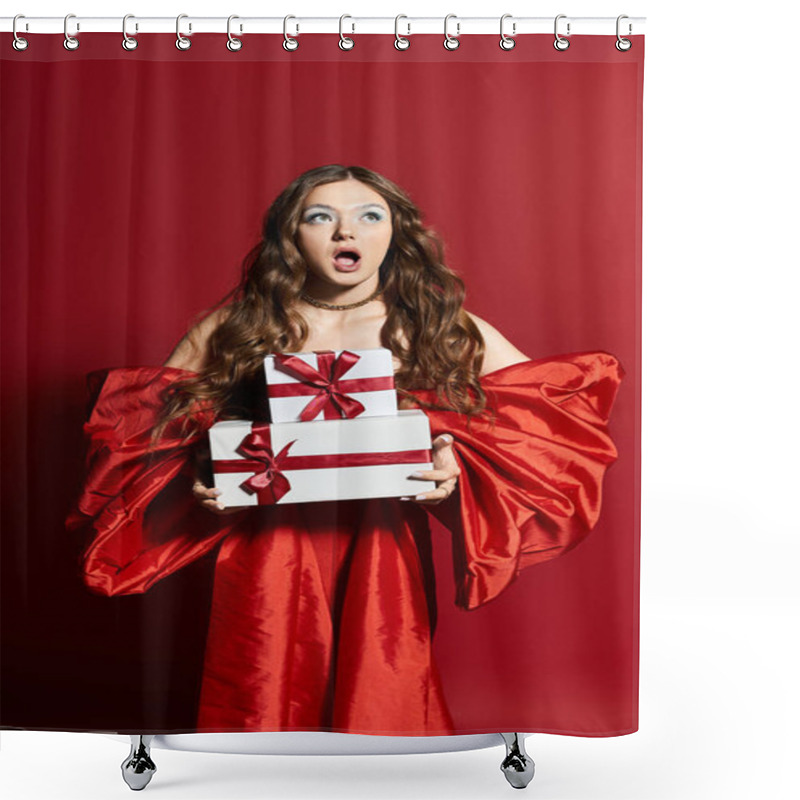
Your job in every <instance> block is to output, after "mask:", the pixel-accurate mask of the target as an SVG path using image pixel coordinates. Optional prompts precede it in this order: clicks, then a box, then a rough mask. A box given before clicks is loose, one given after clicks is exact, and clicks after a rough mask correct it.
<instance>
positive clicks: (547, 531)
mask: <svg viewBox="0 0 800 800" xmlns="http://www.w3.org/2000/svg"><path fill="white" fill-rule="evenodd" d="M624 375H625V372H624V370H623V368H622V366H621V365H620V363H619V361H618V360H617V359H616V358H615V357H614V356H612V355H610V354H609V353H605V352H600V351H597V352H586V353H571V354H566V355H561V356H555V357H552V358H542V359H537V360H529V361H522V362H519V363H517V364H512V365H510V366H508V367H504V368H502V369H499V370H496V371H494V372H490V373H487V374H486V375H484V376H482V377H481V379H480V380H481V385H482V386H483V388H484V390H485V391H486V394H487V401H488V403H489V405H490V406H491V407H493V408H494V410H495V412H496V422H495V424H494V425H492V424H491V422H490V421H489V420H488V419H485V418H472V419H471V420H469V424H468V422H467V415H465V414H459V413H457V412H455V411H436V410H429V409H425V413H426V414H427V415H428V418H429V420H430V424H431V434H432V436H433V437H434V438H435V437H436V436H438V435H439V434H442V433H450V434H452V436H453V437H454V445H453V449H454V452H455V457H456V460H457V461H458V464H459V467H460V468H461V475H460V477H459V480H458V483H457V487H458V488H457V490H456V492H454V493H453V494H452V495H451V496H450V498H448V499H447V500H444V501H442V502H441V503H439V504H438V505H429V506H426V508H427V509H428V510H429V511H430V512H431V513H432V514H433V515H434V516H435V517H436V518H437V519H439V520H440V522H442V523H443V524H444V525H445V526H446V527H447V528H448V529H449V530H450V531H451V533H452V534H453V557H454V569H455V578H456V587H457V588H456V604H457V605H458V606H460V607H462V608H465V609H468V610H470V609H474V608H477V607H478V606H481V605H483V604H484V603H487V602H488V601H490V600H492V599H494V598H495V597H497V596H498V595H499V594H500V593H501V592H502V591H503V590H504V589H505V588H506V587H507V586H508V585H509V584H510V583H511V582H512V581H513V580H514V579H515V578H516V577H517V575H518V574H519V572H520V571H521V570H522V569H524V568H525V567H529V566H531V565H533V564H539V563H541V562H543V561H547V560H549V559H551V558H555V557H556V556H558V555H561V554H562V553H565V552H567V551H568V550H571V549H572V548H573V547H575V546H576V545H577V544H579V543H580V542H581V541H582V540H583V539H584V538H585V537H586V535H587V534H588V533H589V532H590V531H591V530H592V528H593V527H594V525H595V524H596V523H597V520H598V517H599V515H600V506H601V495H602V482H603V476H604V474H605V472H606V470H607V469H608V467H609V465H610V464H612V463H613V462H614V461H615V460H616V458H617V450H616V447H615V446H614V443H613V441H612V440H611V437H610V435H609V432H608V424H607V423H608V420H609V415H610V413H611V408H612V406H613V404H614V399H615V396H616V394H617V389H618V387H619V385H620V382H621V380H622V378H623V376H624ZM414 394H415V395H418V396H420V397H421V398H422V399H424V400H428V401H434V402H435V396H434V393H433V391H432V390H425V391H423V392H416V391H415V392H414Z"/></svg>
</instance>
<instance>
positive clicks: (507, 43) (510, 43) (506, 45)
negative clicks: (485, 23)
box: [500, 14, 517, 50]
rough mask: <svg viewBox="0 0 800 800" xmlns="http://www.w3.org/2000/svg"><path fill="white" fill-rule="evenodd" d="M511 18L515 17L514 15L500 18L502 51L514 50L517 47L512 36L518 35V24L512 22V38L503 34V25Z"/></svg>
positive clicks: (505, 15)
mask: <svg viewBox="0 0 800 800" xmlns="http://www.w3.org/2000/svg"><path fill="white" fill-rule="evenodd" d="M511 16H513V15H512V14H503V16H502V17H500V49H501V50H513V49H514V47H516V44H517V43H516V42H515V41H514V40H513V39H512V38H511V36H514V35H515V34H516V32H517V23H516V22H512V23H511V36H506V35H505V33H503V23H504V22H505V21H506V18H507V17H511Z"/></svg>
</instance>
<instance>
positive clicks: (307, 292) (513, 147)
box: [0, 33, 644, 736]
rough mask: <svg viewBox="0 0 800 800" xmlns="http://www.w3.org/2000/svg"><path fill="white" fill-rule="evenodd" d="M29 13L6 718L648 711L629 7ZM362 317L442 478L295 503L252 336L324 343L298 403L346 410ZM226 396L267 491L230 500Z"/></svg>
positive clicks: (15, 219) (470, 721) (325, 722)
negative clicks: (500, 20)
mask: <svg viewBox="0 0 800 800" xmlns="http://www.w3.org/2000/svg"><path fill="white" fill-rule="evenodd" d="M29 39H30V40H31V42H30V46H29V47H28V48H27V50H25V51H19V52H18V51H16V50H14V49H13V48H11V47H10V46H9V45H8V44H4V45H3V47H2V57H1V59H2V60H1V62H0V64H1V68H2V78H1V80H2V100H1V101H0V102H1V103H2V107H1V109H0V110H1V111H2V114H1V119H2V303H3V308H2V311H3V314H2V343H1V345H0V346H2V426H3V428H2V438H3V448H2V484H3V503H2V524H3V529H2V596H1V598H0V599H1V601H2V602H1V604H0V608H1V610H2V665H1V666H2V697H0V727H2V728H4V729H27V730H66V731H112V732H120V733H186V732H220V731H280V730H287V731H289V730H291V731H334V732H345V733H348V732H349V733H356V734H380V735H405V736H431V735H443V734H473V733H485V732H499V731H525V732H544V733H554V734H569V735H577V736H615V735H621V734H628V733H632V732H634V731H635V730H637V727H638V707H637V699H638V630H639V628H638V619H639V617H638V613H639V611H638V587H639V493H640V488H639V470H640V462H639V442H640V436H639V434H640V360H641V332H640V311H641V280H640V279H641V185H642V175H641V164H642V87H643V56H644V39H643V37H641V36H636V37H632V40H633V46H632V47H631V48H630V50H628V51H627V52H622V51H620V50H618V49H617V48H615V46H614V45H615V42H616V37H615V36H614V35H610V36H604V35H600V36H597V35H592V36H573V37H572V41H571V44H570V46H569V48H568V49H566V50H559V49H557V48H555V47H554V46H553V37H552V36H547V35H529V36H524V37H522V36H520V37H518V39H517V42H516V46H515V47H514V48H513V49H511V50H504V49H502V48H501V47H498V37H497V36H496V35H470V36H463V37H462V38H461V41H460V46H459V47H458V48H457V49H454V50H448V49H447V48H445V47H443V46H442V37H441V36H434V35H418V36H412V37H410V41H411V45H410V47H409V48H408V49H406V50H398V49H396V48H395V47H393V42H394V39H393V37H392V36H387V35H355V36H353V41H354V46H353V47H352V48H351V49H350V50H342V49H341V48H340V47H338V46H337V45H338V42H339V36H338V35H337V34H318V35H317V34H315V35H306V36H302V37H301V38H300V46H299V47H298V48H297V49H296V50H294V51H287V50H285V49H284V48H283V47H282V46H281V45H282V43H283V37H282V36H280V35H272V34H268V35H253V36H246V37H244V46H243V47H242V48H241V49H240V50H238V51H230V50H229V49H227V48H226V42H227V37H226V35H225V34H211V33H209V34H202V35H194V36H193V37H192V44H191V47H190V48H188V49H185V50H180V49H178V48H177V47H176V46H175V36H174V34H167V33H160V34H147V35H142V36H140V37H139V39H140V41H139V46H138V47H137V48H136V49H135V50H130V51H128V50H125V49H123V48H122V47H120V41H121V36H120V35H119V34H113V33H88V34H83V35H81V37H80V47H79V48H78V49H76V50H72V51H70V50H68V49H66V48H65V47H64V46H63V41H64V38H63V36H61V35H38V36H30V37H29ZM345 167H352V168H354V169H352V170H350V171H349V172H348V171H347V170H344V169H343V168H345ZM312 191H313V192H314V194H313V197H312V195H311V192H312ZM309 198H310V199H313V201H314V203H315V204H316V205H315V208H314V210H315V211H316V213H315V214H310V213H309V208H308V203H309ZM361 203H371V205H370V206H369V208H371V212H370V211H368V210H366V211H365V213H363V214H361V212H360V211H359V212H358V213H355V212H352V213H351V206H356V205H358V204H361ZM304 204H305V205H304ZM366 208H367V207H366V206H365V209H366ZM370 226H373V227H370ZM381 231H382V232H383V233H381ZM382 235H385V239H384V240H381V239H380V236H382ZM370 237H371V238H370ZM381 242H382V244H381ZM315 248H317V249H315ZM381 248H383V249H381ZM334 249H345V250H347V249H350V250H353V249H356V250H358V255H359V256H360V259H358V260H356V264H357V266H356V267H355V268H353V267H352V266H351V263H350V262H352V261H353V260H354V259H353V258H351V259H349V260H348V259H347V258H346V257H345V258H344V259H341V258H339V259H338V260H336V259H334V260H331V257H332V255H333V252H334ZM304 281H305V282H304ZM362 281H363V283H362ZM245 286H246V287H247V292H248V295H247V297H248V298H249V300H246V299H243V297H244V295H243V294H242V292H244V289H243V287H245ZM373 287H375V289H376V291H378V290H380V289H382V290H383V293H382V294H379V295H376V296H375V297H372V299H371V300H370V303H371V305H365V304H360V305H359V304H358V303H356V304H355V305H354V306H353V307H352V308H349V309H344V310H342V309H335V308H334V309H331V308H329V307H326V306H324V305H322V306H320V305H318V304H315V303H314V302H312V301H313V300H316V301H318V302H322V303H324V302H325V300H326V298H327V302H328V305H347V304H349V303H350V300H351V299H352V300H356V301H359V303H360V301H362V300H366V299H367V298H368V296H371V293H372V288H373ZM312 289H313V291H312ZM234 290H236V291H239V294H235V293H234ZM345 290H346V291H345ZM367 290H369V291H367ZM309 296H310V297H311V300H306V299H305V297H309ZM341 298H344V299H341ZM232 309H233V310H232ZM292 309H299V312H298V313H300V315H301V316H302V317H303V318H304V319H305V320H306V321H309V322H310V331H309V335H308V337H307V338H306V339H304V340H300V339H297V338H292V337H291V335H290V331H291V330H292V327H291V325H292V320H293V319H295V318H296V317H295V316H293V314H295V312H294V311H292ZM370 309H371V310H370ZM234 310H235V313H234ZM226 314H230V317H228V316H226ZM357 331H360V333H357ZM190 332H191V335H190V336H188V338H187V335H188V334H190ZM192 343H194V345H193V344H192ZM374 348H383V349H385V350H388V351H390V355H391V359H392V364H393V367H392V369H390V370H389V371H388V372H385V373H384V374H383V380H384V381H385V380H387V379H388V380H392V379H394V385H395V388H396V392H395V393H394V397H395V398H396V400H397V410H396V411H392V412H389V416H391V414H392V413H395V414H397V415H400V414H401V413H404V411H403V410H404V409H417V413H419V414H423V415H424V417H421V418H419V419H422V420H423V422H424V420H427V425H428V426H429V433H430V441H429V442H428V441H426V444H425V446H424V447H423V452H422V455H421V456H419V454H417V460H418V461H419V460H420V459H421V461H422V462H425V464H427V467H426V466H423V468H422V469H423V473H424V474H425V475H426V477H427V481H426V482H425V483H424V487H425V492H427V493H428V494H427V499H425V498H424V497H423V499H421V500H420V499H417V498H416V495H415V494H414V493H413V491H407V492H405V493H400V492H397V491H395V492H394V494H392V493H391V491H388V490H386V491H384V494H383V495H381V494H380V493H378V494H379V496H376V497H369V498H360V499H353V498H349V499H348V498H342V499H336V498H333V499H332V498H331V497H330V496H328V497H327V499H325V498H322V499H317V500H314V501H306V502H281V499H280V494H281V492H280V491H279V489H278V487H279V485H283V486H284V489H283V491H284V492H285V491H286V484H290V483H291V477H292V475H293V473H290V472H284V473H282V472H281V461H280V459H281V454H277V455H276V453H275V452H273V451H272V450H270V449H269V436H270V433H271V435H273V436H275V435H276V433H277V432H278V431H277V429H278V427H279V425H280V424H281V423H279V422H276V421H275V420H274V419H273V417H272V415H273V413H274V412H273V411H272V410H271V409H270V408H269V407H268V403H267V389H268V386H267V382H266V379H265V366H264V363H265V358H266V354H267V353H271V354H292V353H303V354H311V355H312V357H313V359H317V360H312V361H310V362H306V367H307V370H308V374H305V373H304V374H302V375H298V374H294V376H293V380H295V381H296V385H300V386H301V388H302V387H306V388H305V389H303V391H306V390H307V393H310V394H314V396H316V397H318V398H320V399H319V402H318V405H317V406H316V409H317V410H319V409H320V408H323V406H324V408H325V409H327V410H326V411H325V414H324V419H325V422H319V420H306V421H303V422H300V423H298V424H299V425H303V426H313V425H319V424H330V421H331V420H340V421H339V422H335V423H333V424H336V425H341V426H342V427H341V428H339V429H337V430H339V431H340V433H339V434H338V436H339V437H340V441H343V438H342V437H344V433H343V431H345V430H347V428H345V427H344V426H350V429H351V430H355V428H353V426H355V425H360V424H362V423H363V421H359V420H358V416H359V413H360V412H358V411H353V409H352V405H350V406H348V405H347V403H348V402H351V401H352V399H353V395H352V394H350V395H348V390H347V383H346V380H345V379H346V378H347V375H346V368H349V367H350V366H351V364H350V362H347V363H345V362H344V361H343V359H342V353H345V354H346V353H351V354H354V355H351V356H347V357H348V358H353V359H355V360H357V359H358V358H359V357H363V356H364V354H365V353H366V352H367V351H368V350H370V349H374ZM331 351H332V352H331ZM326 353H327V354H326ZM334 357H335V359H338V360H334ZM326 359H327V360H326ZM212 362H213V364H215V365H216V367H215V369H216V372H214V374H213V376H212V377H211V378H209V375H210V373H207V370H208V369H210V367H209V364H210V363H212ZM293 363H294V364H295V366H297V362H296V361H295V362H293ZM334 363H335V364H336V365H338V366H337V367H336V369H338V370H339V372H336V374H334V373H332V372H331V371H330V367H331V364H334ZM259 364H260V368H259ZM309 365H310V366H309ZM325 365H327V367H326V366H325ZM301 366H302V365H301ZM343 370H344V372H343ZM334 372H335V370H334ZM309 375H310V376H311V377H309ZM320 375H322V378H323V379H324V380H323V383H324V384H325V386H327V388H324V387H323V388H322V389H319V388H318V385H317V384H315V383H314V380H315V378H314V376H316V377H317V378H319V376H320ZM340 379H341V380H343V381H344V383H342V384H340V385H338V386H337V385H335V384H336V381H337V380H340ZM215 382H216V383H215ZM212 384H213V385H216V386H221V385H224V386H225V388H226V390H227V391H228V394H227V395H220V396H222V397H223V400H224V402H223V401H220V403H221V405H218V406H217V405H214V404H215V403H216V402H217V399H218V398H217V399H215V398H214V397H211V395H208V396H205V397H201V396H199V395H198V396H195V399H194V401H193V402H194V405H191V406H186V407H185V408H184V412H185V413H184V414H183V415H182V416H181V415H180V414H179V415H178V416H177V417H174V418H173V419H172V421H171V422H170V423H169V424H168V425H167V426H166V429H165V432H163V435H162V437H161V438H160V439H158V441H157V444H156V445H155V446H154V448H153V449H150V443H151V436H152V434H153V432H154V430H155V428H156V426H157V423H158V422H159V420H161V419H162V416H160V415H162V414H163V413H165V409H166V408H167V404H168V403H170V402H173V401H174V400H175V399H176V398H179V397H181V396H182V395H181V394H180V392H179V388H180V387H182V386H183V387H186V386H189V385H193V386H195V387H202V386H205V387H206V389H207V390H208V389H209V387H210V386H212ZM351 385H352V384H351ZM383 385H385V384H383ZM309 386H310V387H311V389H308V387H309ZM315 386H317V388H314V387H315ZM331 386H333V387H334V388H333V389H331ZM481 395H482V396H483V399H484V400H485V404H486V406H485V407H486V409H488V412H492V413H488V412H483V413H471V412H469V411H468V410H467V408H468V407H473V406H472V405H471V404H475V403H478V401H479V400H480V397H481ZM198 398H199V399H198ZM342 398H344V399H342ZM306 399H308V398H306ZM188 409H191V413H190V411H189V410H188ZM348 409H349V411H348ZM233 419H237V420H245V421H246V422H247V423H248V424H252V426H253V427H252V437H253V438H252V442H255V444H254V445H253V447H255V450H256V451H257V452H256V458H255V461H254V462H253V463H255V464H256V466H252V468H251V472H253V471H254V470H255V474H256V475H259V474H260V475H261V484H260V493H259V494H258V495H257V503H258V504H257V505H251V506H249V507H238V508H236V507H233V508H230V507H228V508H226V509H219V508H216V509H215V508H212V507H211V506H215V504H216V502H221V501H214V500H211V501H210V502H206V503H205V505H203V504H202V502H201V499H200V498H199V497H198V496H197V495H196V492H195V490H196V489H197V488H198V484H197V481H198V480H199V481H200V486H201V487H202V486H206V487H208V488H211V487H213V486H214V483H213V481H214V477H213V476H212V475H211V473H210V471H209V470H210V469H211V467H210V464H211V462H210V456H209V450H208V448H209V444H208V443H209V431H210V429H211V427H212V426H213V425H216V424H217V423H218V422H220V421H224V420H233ZM319 419H320V420H321V419H323V417H322V416H320V417H319ZM284 424H285V423H284ZM381 424H384V425H391V424H393V422H392V421H391V420H390V421H389V422H386V420H383V421H382V422H381ZM302 430H303V431H305V430H306V428H303V429H302ZM308 430H310V428H309V429H308ZM380 430H388V428H386V429H384V428H381V429H380ZM258 432H260V433H258ZM257 433H258V435H256V434H257ZM383 435H384V434H382V433H381V434H379V435H378V436H377V440H380V438H381V437H382V436H383ZM387 435H388V434H387ZM377 440H376V441H377ZM362 446H363V442H362ZM409 446H410V445H409ZM259 447H260V448H261V449H260V450H258V448H259ZM366 449H367V450H371V449H375V450H380V447H379V446H378V444H375V445H374V446H367V447H366ZM276 450H277V448H276ZM259 453H260V455H259ZM265 453H266V455H264V454H265ZM284 455H285V454H284ZM362 455H363V456H364V457H373V458H374V453H372V454H370V453H366V454H362ZM237 457H241V456H237ZM258 458H261V466H258V464H257V463H256V462H257V461H258ZM383 458H384V461H385V460H386V457H385V454H384V455H383ZM378 462H380V458H378ZM428 462H429V463H428ZM289 463H290V462H289ZM298 463H301V464H306V468H309V469H313V468H315V464H316V462H314V461H313V457H310V461H308V463H306V462H303V461H302V459H301V461H300V462H298ZM326 463H327V462H326ZM364 463H373V462H364ZM265 464H268V465H269V467H268V468H267V467H266V466H264V465H265ZM309 465H310V466H309ZM284 466H285V465H284ZM348 468H349V469H352V468H353V467H352V465H351V467H347V466H346V465H344V466H341V467H340V469H341V471H342V474H344V472H345V471H346V470H347V469H348ZM378 468H379V467H378V466H366V467H365V466H362V467H356V469H362V470H367V471H369V470H377V469H378ZM417 468H419V467H417ZM259 469H260V470H261V472H260V473H259V472H258V470H259ZM426 469H427V470H428V471H427V472H426ZM431 470H433V471H431ZM409 471H410V468H409ZM322 472H325V470H322ZM325 474H329V473H325ZM287 475H288V476H289V478H288V479H287ZM217 477H219V476H217ZM326 480H327V481H329V482H331V481H332V482H331V485H330V486H328V487H327V488H328V490H330V491H335V490H336V486H337V485H340V484H337V482H336V479H335V478H334V479H330V478H319V479H318V480H317V483H318V484H319V485H321V484H322V483H324V482H325V481H326ZM365 480H366V478H365ZM281 481H283V484H281V483H280V482H281ZM412 483H413V481H412ZM267 484H269V486H270V487H272V488H269V487H268V488H269V491H267V490H266V489H265V486H266V485H267ZM341 485H343V484H341ZM421 485H422V484H421ZM331 487H333V488H331ZM250 491H251V495H252V488H251V490H250ZM400 494H403V495H404V496H410V499H402V500H401V497H400ZM423 494H424V493H423ZM254 502H255V501H254Z"/></svg>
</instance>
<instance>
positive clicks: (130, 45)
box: [122, 14, 139, 51]
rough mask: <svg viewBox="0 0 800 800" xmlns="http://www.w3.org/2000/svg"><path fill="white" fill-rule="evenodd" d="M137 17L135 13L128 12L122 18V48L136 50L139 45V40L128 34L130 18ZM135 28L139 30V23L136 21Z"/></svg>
mask: <svg viewBox="0 0 800 800" xmlns="http://www.w3.org/2000/svg"><path fill="white" fill-rule="evenodd" d="M129 19H135V17H134V16H133V14H126V15H125V16H124V17H123V18H122V49H123V50H128V51H130V50H135V49H136V48H137V47H138V46H139V42H138V40H137V39H136V38H135V37H134V36H128V31H127V27H128V20H129ZM133 26H134V29H135V30H137V31H138V30H139V23H138V22H135V23H134V24H133Z"/></svg>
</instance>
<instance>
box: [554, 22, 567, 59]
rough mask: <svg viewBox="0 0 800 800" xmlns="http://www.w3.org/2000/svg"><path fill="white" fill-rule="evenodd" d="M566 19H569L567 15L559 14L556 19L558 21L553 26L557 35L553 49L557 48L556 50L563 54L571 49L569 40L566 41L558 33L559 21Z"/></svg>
mask: <svg viewBox="0 0 800 800" xmlns="http://www.w3.org/2000/svg"><path fill="white" fill-rule="evenodd" d="M566 18H567V15H566V14H559V15H558V16H557V17H556V21H555V24H554V26H553V30H554V32H555V35H556V38H555V41H554V42H553V47H555V49H556V50H559V51H560V52H563V51H564V50H566V49H567V48H568V47H569V39H565V38H564V37H563V36H561V35H560V34H559V32H558V21H559V20H560V19H566ZM567 36H569V22H568V23H567Z"/></svg>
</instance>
